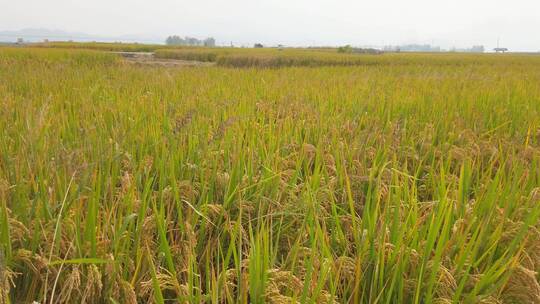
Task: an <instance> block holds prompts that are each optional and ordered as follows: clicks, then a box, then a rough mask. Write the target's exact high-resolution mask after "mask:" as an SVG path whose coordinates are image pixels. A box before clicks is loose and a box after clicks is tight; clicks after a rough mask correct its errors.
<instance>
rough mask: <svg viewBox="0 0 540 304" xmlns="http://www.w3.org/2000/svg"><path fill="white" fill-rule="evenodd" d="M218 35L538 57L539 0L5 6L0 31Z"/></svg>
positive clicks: (162, 0) (69, 0) (112, 0)
mask: <svg viewBox="0 0 540 304" xmlns="http://www.w3.org/2000/svg"><path fill="white" fill-rule="evenodd" d="M23 28H47V29H60V30H64V31H70V32H85V33H89V34H93V35H101V36H121V35H128V34H129V35H138V36H140V37H156V38H157V39H164V38H165V37H166V36H167V35H171V34H179V35H181V36H185V35H190V36H195V37H197V38H204V37H207V36H213V37H215V38H216V39H217V40H218V42H219V43H229V42H230V41H232V42H233V43H235V44H236V45H241V44H246V45H249V44H252V43H254V42H262V43H264V44H278V43H281V44H286V45H343V44H352V45H375V46H383V45H390V44H392V45H396V44H404V43H431V44H435V45H441V46H443V47H445V48H448V47H452V46H455V47H468V46H472V45H473V44H483V45H485V46H486V48H493V47H495V46H496V44H497V39H498V38H499V37H500V44H501V46H504V47H508V48H510V49H511V50H528V51H540V0H511V1H509V0H444V1H442V0H368V1H365V0H273V1H270V0H226V1H225V0H222V1H216V0H212V1H211V0H189V1H188V0H129V1H128V0H0V31H3V30H19V29H23Z"/></svg>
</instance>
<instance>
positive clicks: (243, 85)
mask: <svg viewBox="0 0 540 304" xmlns="http://www.w3.org/2000/svg"><path fill="white" fill-rule="evenodd" d="M212 51H213V50H212ZM170 52H171V53H172V52H177V53H178V52H183V51H182V50H180V51H178V50H177V51H170ZM200 52H209V51H208V50H201V51H200ZM219 52H222V51H219ZM228 52H230V53H229V55H219V54H218V55H216V57H215V58H214V60H216V61H219V60H220V59H219V58H228V59H227V60H231V59H230V58H237V57H243V58H248V59H243V60H252V61H254V62H262V61H260V60H259V58H260V57H261V56H262V57H264V58H267V57H268V56H270V57H276V56H277V57H280V56H285V55H280V54H282V53H277V52H279V51H277V50H274V51H271V52H270V54H269V55H268V54H265V55H261V54H262V53H261V51H256V50H251V51H248V50H244V51H238V52H237V53H235V52H232V51H230V50H229V51H228ZM262 52H266V51H262ZM282 52H289V50H284V51H282ZM291 52H292V51H291ZM294 52H295V53H294V58H297V59H298V58H299V59H298V60H300V61H301V62H315V63H313V64H296V63H295V62H298V61H293V63H292V64H287V65H274V64H223V65H220V64H218V65H216V66H212V67H206V66H205V67H182V68H178V67H164V66H151V65H145V66H138V65H132V64H127V63H126V62H124V61H123V60H122V59H121V58H120V57H118V56H115V55H114V54H110V53H107V52H102V51H96V50H86V49H83V48H80V49H64V48H0V303H2V304H4V303H6V304H7V303H9V304H11V303H32V302H33V301H36V302H37V303H112V304H115V303H276V304H278V303H441V304H442V303H484V304H496V303H540V285H539V280H540V275H539V274H538V272H539V271H540V57H538V56H525V55H502V56H497V55H488V54H485V55H460V54H438V55H428V54H383V55H380V56H370V55H349V54H337V53H336V54H334V53H329V52H327V54H326V55H325V54H321V53H324V52H319V51H312V52H311V53H310V55H309V56H308V55H305V54H304V53H301V52H300V51H294ZM305 52H307V51H305ZM276 54H277V55H276ZM169 55H170V54H169ZM170 56H173V55H170ZM220 56H221V57H220ZM227 56H229V57H227ZM291 56H293V55H291ZM328 58H331V59H328ZM221 60H226V59H221ZM265 60H266V59H265ZM325 60H326V61H325ZM327 60H338V61H339V62H343V63H347V64H339V65H337V64H333V63H331V64H326V62H327ZM263 61H264V60H263ZM229 62H233V61H229ZM238 62H240V61H238ZM264 62H267V61H264ZM320 62H323V63H325V64H320ZM332 62H335V61H332ZM289 65H290V66H289ZM298 65H300V66H298ZM268 67H271V68H268Z"/></svg>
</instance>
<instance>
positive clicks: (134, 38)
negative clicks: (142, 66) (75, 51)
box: [0, 28, 164, 43]
mask: <svg viewBox="0 0 540 304" xmlns="http://www.w3.org/2000/svg"><path fill="white" fill-rule="evenodd" d="M17 38H22V39H23V40H24V41H28V42H38V41H43V40H45V39H48V40H50V41H68V40H73V41H102V42H115V41H121V42H141V43H163V42H164V38H161V37H151V36H144V35H122V36H117V37H106V36H100V35H92V34H87V33H83V32H68V31H64V30H51V29H44V28H26V29H21V30H16V31H0V41H3V42H15V41H17Z"/></svg>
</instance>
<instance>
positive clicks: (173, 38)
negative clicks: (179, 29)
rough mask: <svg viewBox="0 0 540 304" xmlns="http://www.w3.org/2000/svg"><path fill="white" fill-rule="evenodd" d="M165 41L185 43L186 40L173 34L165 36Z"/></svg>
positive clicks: (169, 43)
mask: <svg viewBox="0 0 540 304" xmlns="http://www.w3.org/2000/svg"><path fill="white" fill-rule="evenodd" d="M165 43H166V44H167V45H185V44H186V41H185V40H184V39H182V38H180V36H177V35H173V36H169V37H167V39H166V40H165Z"/></svg>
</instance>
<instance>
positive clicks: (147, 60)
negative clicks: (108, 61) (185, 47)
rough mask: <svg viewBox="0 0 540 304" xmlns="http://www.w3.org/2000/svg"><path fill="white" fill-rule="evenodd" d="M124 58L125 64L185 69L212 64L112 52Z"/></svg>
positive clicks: (140, 53)
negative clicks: (186, 67)
mask: <svg viewBox="0 0 540 304" xmlns="http://www.w3.org/2000/svg"><path fill="white" fill-rule="evenodd" d="M113 53H114V54H118V55H120V56H122V57H123V58H124V60H125V61H126V62H129V63H133V64H142V65H159V66H168V67H185V66H213V65H215V63H213V62H202V61H194V60H179V59H165V58H155V56H154V53H152V52H113Z"/></svg>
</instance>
